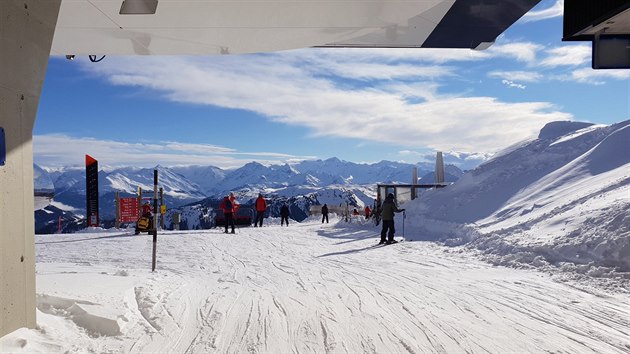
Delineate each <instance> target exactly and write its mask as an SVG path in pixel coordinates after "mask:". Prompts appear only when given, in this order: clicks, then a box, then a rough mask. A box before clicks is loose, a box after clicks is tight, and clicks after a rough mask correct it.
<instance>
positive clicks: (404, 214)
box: [403, 211, 407, 240]
mask: <svg viewBox="0 0 630 354" xmlns="http://www.w3.org/2000/svg"><path fill="white" fill-rule="evenodd" d="M406 218H407V214H406V213H405V212H404V211H403V240H404V239H405V219H406Z"/></svg>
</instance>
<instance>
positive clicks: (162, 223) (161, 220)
mask: <svg viewBox="0 0 630 354" xmlns="http://www.w3.org/2000/svg"><path fill="white" fill-rule="evenodd" d="M162 205H164V188H162V187H160V229H162V230H164V214H162Z"/></svg>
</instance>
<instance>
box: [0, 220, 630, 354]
mask: <svg viewBox="0 0 630 354" xmlns="http://www.w3.org/2000/svg"><path fill="white" fill-rule="evenodd" d="M376 231H377V230H375V229H369V230H366V229H360V228H335V227H334V226H333V224H329V225H325V226H322V224H319V223H317V222H310V223H309V222H306V223H303V224H295V223H293V224H291V225H290V226H289V227H288V228H287V227H284V228H281V227H280V226H277V225H272V226H265V227H263V228H241V229H239V230H238V232H237V234H236V235H225V234H223V233H221V230H205V231H180V232H167V233H164V234H161V235H160V236H159V240H158V263H157V264H158V269H157V271H156V272H155V273H151V272H150V271H149V268H150V265H151V261H150V255H151V252H150V249H151V237H147V236H118V235H116V234H74V235H63V236H60V235H55V236H47V237H38V239H37V253H38V263H37V269H38V275H37V281H38V294H39V296H40V300H41V301H39V303H42V302H44V303H45V299H44V296H54V297H56V298H65V299H76V301H83V302H89V303H90V304H93V305H91V306H92V307H93V308H97V307H99V306H100V307H101V310H107V311H103V312H107V314H105V315H102V316H103V317H109V318H113V319H115V320H116V321H117V323H118V324H119V326H120V331H119V333H118V334H114V335H112V333H107V334H106V333H99V332H98V326H94V325H92V326H91V327H90V328H86V327H85V326H83V327H82V326H81V324H80V323H78V322H77V321H74V322H72V321H70V320H69V318H70V317H71V315H68V312H67V311H65V312H64V311H63V310H62V309H58V311H51V310H50V307H51V306H52V307H53V308H54V304H53V305H51V304H44V305H47V306H48V311H45V312H44V311H39V312H38V323H39V326H40V330H33V331H26V330H24V331H21V332H20V331H18V332H15V333H13V334H11V335H9V336H7V337H5V338H3V340H2V342H0V344H1V345H2V346H4V348H5V349H7V348H8V349H15V348H18V347H20V348H18V349H21V350H23V351H29V350H30V351H57V350H58V351H70V352H85V351H87V352H134V353H141V352H168V353H449V354H451V353H517V352H518V353H525V352H526V353H543V352H545V353H628V352H629V351H630V339H629V333H628V328H630V320H629V318H628V312H629V309H630V301H629V300H628V297H627V296H622V295H605V294H603V293H599V292H596V291H593V292H585V291H583V290H580V289H577V288H575V287H571V286H569V285H567V284H562V283H558V282H554V281H553V280H551V279H550V277H549V276H548V275H546V274H542V273H539V272H535V271H524V270H515V269H509V268H502V267H493V266H491V265H489V264H486V263H483V262H480V261H478V260H475V259H474V257H473V256H471V255H470V254H469V253H467V252H465V251H460V250H459V249H456V248H455V249H454V248H442V247H440V246H437V245H434V244H432V243H428V242H405V243H401V244H397V245H391V246H382V247H374V244H375V243H376V242H377V236H376ZM96 305H98V306H96ZM38 306H39V305H38ZM42 306H43V305H42ZM84 306H87V305H84ZM97 310H98V309H94V310H93V311H97ZM86 311H88V312H89V311H90V309H87V310H86ZM64 316H65V317H64ZM94 328H96V329H94ZM18 341H19V343H21V346H18V345H16V343H18ZM47 343H48V344H47ZM50 343H56V344H55V345H56V347H53V346H52V344H50ZM16 351H19V350H16Z"/></svg>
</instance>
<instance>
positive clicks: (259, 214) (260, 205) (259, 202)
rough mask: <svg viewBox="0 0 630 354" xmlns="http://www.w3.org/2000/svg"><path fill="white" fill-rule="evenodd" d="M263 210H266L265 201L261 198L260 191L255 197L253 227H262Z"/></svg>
mask: <svg viewBox="0 0 630 354" xmlns="http://www.w3.org/2000/svg"><path fill="white" fill-rule="evenodd" d="M265 210H267V201H266V200H265V198H263V195H262V193H260V194H258V198H257V199H256V219H255V220H254V227H256V226H257V225H258V226H259V227H262V224H263V218H264V217H265Z"/></svg>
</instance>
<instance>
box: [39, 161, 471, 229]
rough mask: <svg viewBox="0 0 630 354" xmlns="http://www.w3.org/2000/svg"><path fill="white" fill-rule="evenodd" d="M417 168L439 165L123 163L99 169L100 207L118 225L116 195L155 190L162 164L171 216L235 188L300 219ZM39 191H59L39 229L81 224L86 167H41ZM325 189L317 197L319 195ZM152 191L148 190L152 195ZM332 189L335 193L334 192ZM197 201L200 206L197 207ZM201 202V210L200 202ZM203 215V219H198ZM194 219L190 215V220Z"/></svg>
mask: <svg viewBox="0 0 630 354" xmlns="http://www.w3.org/2000/svg"><path fill="white" fill-rule="evenodd" d="M413 168H416V169H417V170H418V175H419V176H426V177H422V178H421V179H420V180H421V181H422V182H425V181H428V182H427V183H433V173H434V172H433V169H434V164H433V163H428V162H423V163H418V164H409V163H401V162H393V161H381V162H378V163H374V164H358V163H353V162H348V161H342V160H340V159H338V158H330V159H327V160H311V161H303V162H300V163H295V164H284V165H270V166H265V165H262V164H260V163H258V162H250V163H248V164H246V165H244V166H242V167H240V168H237V169H232V170H224V169H221V168H218V167H215V166H184V167H182V166H175V167H165V166H160V165H158V166H156V167H155V168H136V167H123V168H116V169H111V170H105V169H101V170H100V171H99V210H100V216H101V220H102V222H103V223H104V225H105V226H109V225H111V224H112V222H113V219H114V214H115V196H116V193H117V192H118V193H119V195H120V197H130V196H133V195H136V194H137V190H138V188H141V189H142V190H143V191H147V192H149V193H148V196H152V191H153V170H154V169H157V170H158V176H159V177H158V179H159V182H158V184H159V186H160V187H162V188H163V190H164V203H165V204H166V205H167V207H168V209H169V214H168V215H167V221H169V220H170V215H171V213H172V212H173V211H177V212H178V213H182V215H185V214H186V213H184V212H183V210H184V209H183V208H182V207H183V206H186V205H188V206H189V208H188V209H190V208H193V209H195V210H197V209H198V208H204V207H205V208H215V207H216V206H217V205H218V203H219V201H220V199H221V198H222V197H223V196H225V195H226V194H228V193H230V192H234V193H235V194H236V195H237V196H238V198H239V201H240V202H241V203H242V204H243V205H248V204H252V203H253V200H254V198H255V197H256V196H257V195H258V194H259V193H264V194H265V196H266V197H267V198H268V199H269V201H270V205H271V208H270V212H271V213H272V214H271V215H275V214H274V213H276V212H277V210H279V208H280V205H281V203H285V202H286V203H288V204H289V207H290V209H291V210H292V216H293V218H295V219H296V220H302V219H304V218H305V217H306V216H307V215H308V208H309V207H310V206H311V205H314V204H317V203H319V202H320V200H326V202H327V203H330V204H334V203H337V204H343V203H348V204H349V205H352V206H355V207H362V206H363V205H365V204H371V202H372V199H373V198H374V196H375V190H374V187H375V184H376V183H411V178H412V169H413ZM35 170H36V174H35V186H36V194H38V193H37V192H39V194H41V192H43V191H44V190H46V191H50V190H51V188H52V189H53V190H54V200H51V201H50V203H52V204H49V205H46V203H45V202H42V203H40V204H43V205H44V206H43V207H42V208H39V209H45V210H40V211H39V212H37V213H36V219H37V220H36V230H37V232H38V233H49V232H55V231H56V230H57V229H58V228H59V217H60V216H61V217H62V222H61V224H62V229H65V227H64V225H65V224H73V225H75V226H72V227H71V228H70V229H68V230H75V229H76V228H78V227H80V226H76V225H77V223H79V221H78V220H82V219H83V215H82V214H83V213H84V210H85V194H86V186H85V171H84V168H77V167H64V168H58V169H45V168H41V167H40V166H35ZM446 171H447V172H446V179H447V181H449V182H453V181H455V180H456V179H457V178H459V176H461V175H462V173H463V172H462V171H461V170H460V169H459V168H457V167H456V166H454V165H447V166H446ZM314 193H319V195H320V197H319V199H318V198H316V197H315V196H314ZM149 194H150V195H149ZM330 196H335V197H334V198H332V197H330ZM195 205H196V207H195ZM196 208H197V209H196ZM202 214H203V213H201V214H199V213H197V214H196V216H195V217H194V219H195V221H191V224H190V225H188V224H187V223H185V224H186V225H184V227H186V228H188V227H203V226H210V225H211V224H209V223H208V222H204V221H203V220H208V216H205V219H204V217H203V216H202ZM199 218H201V219H200V220H201V221H197V219H199ZM189 219H190V220H192V219H191V218H190V217H189V218H188V219H187V220H189Z"/></svg>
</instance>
